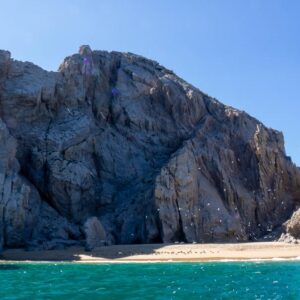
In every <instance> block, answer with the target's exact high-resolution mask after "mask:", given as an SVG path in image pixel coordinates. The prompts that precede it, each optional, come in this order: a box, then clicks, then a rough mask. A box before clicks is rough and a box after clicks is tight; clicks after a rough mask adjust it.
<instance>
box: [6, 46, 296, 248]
mask: <svg viewBox="0 0 300 300" xmlns="http://www.w3.org/2000/svg"><path fill="white" fill-rule="evenodd" d="M0 118H1V120H2V121H1V123H0V125H1V126H0V139H1V143H0V213H1V218H0V220H1V221H0V229H1V230H0V235H1V241H2V244H3V245H4V247H40V248H55V247H64V246H68V245H70V244H74V243H84V241H85V236H86V234H85V233H86V232H85V230H84V224H85V223H86V221H87V220H88V219H89V218H91V217H97V218H98V220H99V222H100V223H99V224H101V228H102V229H103V232H105V238H106V241H104V243H108V244H114V243H155V242H177V241H178V242H181V241H183V242H224V241H226V242H229V241H247V240H252V241H255V240H257V239H259V238H261V237H263V236H265V235H266V234H267V233H270V232H272V231H273V230H277V229H278V228H279V227H280V226H281V225H282V224H283V223H284V222H285V221H286V220H287V219H288V218H289V217H290V216H291V214H292V213H293V210H294V209H295V207H296V206H297V205H299V202H300V171H299V169H298V168H297V167H296V166H295V165H294V164H293V163H292V162H291V160H290V159H289V158H288V157H287V156H286V154H285V150H284V141H283V136H282V134H281V133H280V132H278V131H276V130H273V129H269V128H266V127H265V126H264V125H263V124H261V123H260V122H259V121H257V120H256V119H254V118H252V117H251V116H249V115H248V114H246V113H245V112H242V111H238V110H236V109H233V108H231V107H228V106H225V105H223V104H222V103H220V102H218V101H217V100H216V99H214V98H211V97H209V96H208V95H206V94H204V93H202V92H201V91H199V90H198V89H196V88H195V87H193V86H191V85H190V84H188V83H187V82H185V81H184V80H182V79H180V78H178V77H177V76H176V75H175V74H174V73H173V72H172V71H169V70H167V69H165V68H164V67H162V66H161V65H159V64H158V63H157V62H155V61H151V60H148V59H145V58H143V57H141V56H137V55H134V54H131V53H119V52H106V51H92V50H91V49H90V48H89V47H88V46H82V47H81V48H80V51H79V54H74V55H72V56H70V57H67V58H66V59H65V60H64V62H63V63H62V64H61V66H60V67H59V71H58V72H47V71H45V70H43V69H41V68H40V67H38V66H36V65H34V64H32V63H29V62H20V61H15V60H13V59H11V57H10V53H9V52H7V51H0ZM102 229H101V232H102ZM96 231H97V230H96ZM97 232H98V231H97ZM97 234H98V233H96V235H94V234H92V236H93V237H92V240H93V241H92V244H93V245H94V243H95V241H94V236H97ZM101 237H103V236H102V235H101Z"/></svg>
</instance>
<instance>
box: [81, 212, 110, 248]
mask: <svg viewBox="0 0 300 300" xmlns="http://www.w3.org/2000/svg"><path fill="white" fill-rule="evenodd" d="M84 233H85V237H86V249H87V250H93V249H94V248H97V247H101V246H105V245H107V236H106V232H105V229H104V227H103V226H102V224H101V223H100V221H99V219H98V218H97V217H91V218H88V219H87V220H86V222H85V224H84Z"/></svg>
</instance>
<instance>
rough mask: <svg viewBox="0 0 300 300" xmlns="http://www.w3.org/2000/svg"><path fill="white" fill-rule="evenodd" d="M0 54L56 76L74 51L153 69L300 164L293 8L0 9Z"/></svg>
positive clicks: (283, 3) (292, 4) (299, 52)
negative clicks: (280, 135)
mask: <svg viewBox="0 0 300 300" xmlns="http://www.w3.org/2000/svg"><path fill="white" fill-rule="evenodd" d="M0 33H1V35H0V49H7V50H10V51H11V52H12V55H13V57H14V58H15V59H19V60H29V61H32V62H34V63H36V64H38V65H40V66H42V67H44V68H45V69H47V70H57V68H58V66H59V64H60V63H61V62H62V60H63V58H64V57H65V56H67V55H70V54H72V53H75V52H77V50H78V48H79V46H80V45H81V44H89V45H90V46H91V47H92V48H93V49H99V50H118V51H130V52H134V53H137V54H141V55H144V56H146V57H149V58H152V59H154V60H157V61H159V62H160V63H161V64H162V65H164V66H166V67H168V68H170V69H172V70H174V71H175V72H176V73H177V74H178V75H179V76H181V77H183V78H184V79H185V80H187V81H188V82H190V83H192V84H193V85H195V86H197V87H198V88H200V89H201V90H202V91H204V92H206V93H208V94H209V95H211V96H214V97H216V98H217V99H219V100H220V101H222V102H223V103H225V104H228V105H231V106H234V107H237V108H239V109H242V110H245V111H247V112H248V113H250V114H251V115H253V116H254V117H256V118H258V119H259V120H261V121H262V122H263V123H264V124H266V125H267V126H269V127H273V128H275V129H278V130H281V131H283V132H284V136H285V140H286V150H287V154H288V155H291V156H292V158H293V160H294V162H296V163H297V164H298V165H300V136H299V135H300V1H298V0H247V1H246V0H205V1H204V0H180V1H179V0H0Z"/></svg>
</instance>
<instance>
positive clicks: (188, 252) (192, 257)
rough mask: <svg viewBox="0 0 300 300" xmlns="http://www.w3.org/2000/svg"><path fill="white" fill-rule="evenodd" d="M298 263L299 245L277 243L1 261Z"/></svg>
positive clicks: (73, 251) (16, 254) (22, 254)
mask: <svg viewBox="0 0 300 300" xmlns="http://www.w3.org/2000/svg"><path fill="white" fill-rule="evenodd" d="M256 259H300V244H287V243H279V242H262V243H258V242H257V243H240V244H171V245H170V244H167V245H166V244H151V245H117V246H108V247H101V248H97V249H95V250H94V251H92V252H86V251H84V249H83V248H82V247H73V248H69V249H67V250H48V251H25V250H23V249H13V250H5V251H4V252H3V256H2V260H1V261H2V262H3V261H74V262H75V261H77V262H85V263H99V262H146V261H149V262H154V261H208V260H256Z"/></svg>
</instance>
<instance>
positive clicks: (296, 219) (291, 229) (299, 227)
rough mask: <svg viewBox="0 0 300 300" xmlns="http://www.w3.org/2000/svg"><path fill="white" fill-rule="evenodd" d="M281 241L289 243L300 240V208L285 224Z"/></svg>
mask: <svg viewBox="0 0 300 300" xmlns="http://www.w3.org/2000/svg"><path fill="white" fill-rule="evenodd" d="M279 241H283V242H289V243H299V242H300V208H298V209H297V210H296V211H295V212H294V213H293V215H292V217H291V218H290V219H289V220H287V221H286V222H285V223H284V224H283V233H282V235H281V237H280V239H279Z"/></svg>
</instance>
